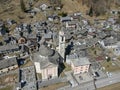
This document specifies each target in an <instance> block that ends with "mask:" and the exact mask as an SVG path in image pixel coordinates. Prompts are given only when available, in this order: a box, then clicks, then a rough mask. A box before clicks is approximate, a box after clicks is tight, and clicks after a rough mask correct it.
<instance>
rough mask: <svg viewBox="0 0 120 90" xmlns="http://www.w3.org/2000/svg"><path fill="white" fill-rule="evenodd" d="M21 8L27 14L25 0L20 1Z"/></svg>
mask: <svg viewBox="0 0 120 90" xmlns="http://www.w3.org/2000/svg"><path fill="white" fill-rule="evenodd" d="M20 6H21V10H22V11H23V12H25V11H26V7H25V3H24V1H23V0H20Z"/></svg>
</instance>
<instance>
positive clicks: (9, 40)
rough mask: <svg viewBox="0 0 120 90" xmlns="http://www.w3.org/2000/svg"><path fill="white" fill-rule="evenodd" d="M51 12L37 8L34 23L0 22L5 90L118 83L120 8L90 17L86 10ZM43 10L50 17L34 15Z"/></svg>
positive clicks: (78, 89) (68, 89)
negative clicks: (38, 18) (39, 17)
mask: <svg viewBox="0 0 120 90" xmlns="http://www.w3.org/2000/svg"><path fill="white" fill-rule="evenodd" d="M55 9H56V10H58V11H59V10H60V9H61V7H60V6H56V7H55ZM50 10H51V7H49V6H48V5H47V4H42V5H41V6H40V7H39V8H34V9H33V10H31V11H30V12H29V15H30V18H34V22H33V21H31V22H30V23H25V22H21V23H19V24H18V23H17V21H16V20H13V19H7V20H6V21H4V20H2V19H1V20H0V90H48V89H50V90H96V89H98V88H101V87H105V86H107V85H111V84H115V83H119V82H120V76H119V74H120V24H119V23H118V22H117V19H118V14H119V13H120V11H119V10H113V11H110V12H109V13H110V14H111V16H110V17H108V18H107V19H97V18H95V19H94V20H92V21H91V20H89V19H88V18H86V17H85V15H84V14H83V13H81V12H75V13H72V14H66V13H61V14H60V15H58V14H56V13H53V14H51V15H47V12H50ZM38 12H42V13H43V15H44V16H45V17H46V18H45V19H44V20H41V21H40V20H37V19H35V17H36V13H38ZM13 27H14V29H13ZM2 88H3V89H2ZM4 88H9V89H4Z"/></svg>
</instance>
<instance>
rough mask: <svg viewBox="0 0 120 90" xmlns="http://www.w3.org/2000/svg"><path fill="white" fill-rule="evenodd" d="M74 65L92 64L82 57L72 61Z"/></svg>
mask: <svg viewBox="0 0 120 90" xmlns="http://www.w3.org/2000/svg"><path fill="white" fill-rule="evenodd" d="M72 63H73V64H74V66H76V67H77V66H83V65H88V64H90V62H89V60H88V58H87V57H81V58H78V59H75V60H72Z"/></svg>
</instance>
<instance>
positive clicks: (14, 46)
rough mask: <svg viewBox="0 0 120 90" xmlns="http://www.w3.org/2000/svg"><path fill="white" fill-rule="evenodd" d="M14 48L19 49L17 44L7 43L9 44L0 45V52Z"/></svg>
mask: <svg viewBox="0 0 120 90" xmlns="http://www.w3.org/2000/svg"><path fill="white" fill-rule="evenodd" d="M14 49H19V47H18V45H15V44H9V45H4V46H0V52H4V51H9V50H14Z"/></svg>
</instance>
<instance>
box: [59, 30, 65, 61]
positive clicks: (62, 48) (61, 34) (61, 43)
mask: <svg viewBox="0 0 120 90" xmlns="http://www.w3.org/2000/svg"><path fill="white" fill-rule="evenodd" d="M59 53H60V55H61V56H62V58H63V59H64V60H65V35H64V31H63V30H61V31H59Z"/></svg>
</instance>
